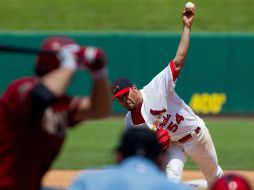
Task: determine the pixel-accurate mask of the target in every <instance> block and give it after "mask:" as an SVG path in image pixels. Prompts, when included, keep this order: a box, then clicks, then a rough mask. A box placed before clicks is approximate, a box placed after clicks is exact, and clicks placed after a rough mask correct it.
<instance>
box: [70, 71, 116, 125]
mask: <svg viewBox="0 0 254 190" xmlns="http://www.w3.org/2000/svg"><path fill="white" fill-rule="evenodd" d="M111 98H112V97H111V91H110V85H109V78H108V75H107V74H106V73H105V74H104V75H103V76H101V77H100V78H97V79H94V80H93V85H92V92H91V94H90V96H86V97H82V98H81V101H80V103H79V106H78V110H77V112H76V113H75V115H74V118H73V119H74V120H75V121H81V120H83V121H84V120H87V119H98V118H104V117H107V116H109V114H110V112H111Z"/></svg>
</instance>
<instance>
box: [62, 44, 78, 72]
mask: <svg viewBox="0 0 254 190" xmlns="http://www.w3.org/2000/svg"><path fill="white" fill-rule="evenodd" d="M79 51H80V47H79V46H78V45H75V44H71V45H66V46H63V47H62V48H61V49H60V50H59V52H58V54H57V57H58V59H59V60H60V66H61V67H62V68H67V69H71V70H73V71H75V70H77V69H78V68H81V67H82V66H81V64H80V63H79V61H78V56H77V53H78V52H79Z"/></svg>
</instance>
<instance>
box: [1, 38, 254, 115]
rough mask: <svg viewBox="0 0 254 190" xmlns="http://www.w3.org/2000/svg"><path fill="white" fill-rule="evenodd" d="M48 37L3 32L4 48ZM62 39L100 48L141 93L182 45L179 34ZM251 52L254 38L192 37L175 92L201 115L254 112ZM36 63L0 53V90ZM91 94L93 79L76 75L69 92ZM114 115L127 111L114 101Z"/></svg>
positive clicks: (25, 57)
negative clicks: (179, 44) (180, 44)
mask: <svg viewBox="0 0 254 190" xmlns="http://www.w3.org/2000/svg"><path fill="white" fill-rule="evenodd" d="M49 35H54V33H42V34H29V33H28V34H27V33H26V34H20V33H19V34H16V33H2V34H0V44H1V45H3V44H8V45H15V46H22V47H23V46H24V47H39V45H40V42H41V40H42V39H43V38H45V37H47V36H49ZM57 35H59V33H57ZM61 35H68V36H70V37H73V38H74V39H75V40H77V41H78V42H79V43H80V44H84V45H95V46H100V47H102V48H103V49H104V50H105V52H106V54H107V57H108V67H109V73H110V78H111V80H113V79H114V78H115V77H117V76H128V77H129V78H130V79H131V80H132V81H133V82H134V83H136V84H137V86H138V87H139V88H141V87H143V86H144V85H146V84H147V83H148V82H149V81H150V80H151V79H152V78H153V76H155V75H156V74H157V73H159V72H160V71H161V70H162V69H163V68H164V67H166V65H167V64H168V62H169V61H170V60H171V59H173V58H174V56H175V53H176V50H177V47H178V43H179V40H180V34H172V33H116V34H110V33H109V34H107V33H102V34H100V33H99V34H79V33H63V34H61ZM253 50H254V35H241V34H238V35H236V34H220V35H218V34H192V36H191V44H190V48H189V53H188V57H187V60H186V64H185V66H184V68H183V70H182V72H181V73H180V76H179V78H178V81H177V84H176V91H177V93H178V94H179V95H180V96H181V97H182V98H183V99H184V101H185V102H186V103H187V104H189V105H190V106H191V107H192V108H193V110H194V111H195V112H196V113H198V114H203V115H218V114H252V113H254V101H253V97H254V88H253V87H251V86H253V81H254V80H253V79H254V76H253V73H254V62H253ZM35 60H36V56H34V55H24V54H8V53H3V52H0V62H1V65H0V68H1V75H0V91H1V92H2V91H3V90H4V89H5V88H6V86H7V84H8V83H9V82H10V81H11V80H13V79H15V78H17V77H21V76H26V75H31V74H32V73H33V66H34V61H35ZM80 81H81V82H80ZM80 83H81V84H80ZM89 90H90V80H89V75H88V74H84V72H78V73H77V75H76V76H75V78H74V80H73V84H72V85H71V87H70V88H69V89H68V93H69V94H78V95H84V94H87V93H88V92H89ZM155 93H156V92H155ZM113 112H114V113H121V112H124V109H123V108H121V106H119V104H118V103H117V102H113Z"/></svg>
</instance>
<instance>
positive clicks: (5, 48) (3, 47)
mask: <svg viewBox="0 0 254 190" xmlns="http://www.w3.org/2000/svg"><path fill="white" fill-rule="evenodd" d="M1 52H7V53H24V54H43V55H47V56H55V55H56V51H52V50H46V49H36V48H28V47H17V46H11V45H1V44H0V53H1Z"/></svg>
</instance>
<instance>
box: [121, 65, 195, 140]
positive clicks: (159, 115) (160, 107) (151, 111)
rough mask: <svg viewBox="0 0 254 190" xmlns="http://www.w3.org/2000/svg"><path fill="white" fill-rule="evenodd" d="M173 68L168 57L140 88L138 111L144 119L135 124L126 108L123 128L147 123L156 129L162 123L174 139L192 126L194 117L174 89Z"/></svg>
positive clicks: (161, 125) (188, 131)
mask: <svg viewBox="0 0 254 190" xmlns="http://www.w3.org/2000/svg"><path fill="white" fill-rule="evenodd" d="M174 68H175V66H174V62H173V61H172V62H171V63H170V64H169V66H167V67H166V68H165V69H164V70H162V71H161V72H160V73H159V74H158V75H157V76H155V77H154V78H153V79H152V81H151V82H150V83H149V84H148V85H146V86H145V87H144V88H143V89H141V90H140V92H141V94H142V97H143V103H142V106H141V115H142V117H143V119H144V121H145V123H142V124H139V125H135V124H134V122H133V120H132V115H133V113H131V112H130V111H129V112H128V113H127V115H126V118H125V125H126V127H127V128H128V127H132V126H148V127H149V128H150V129H152V130H156V128H157V127H163V128H165V129H167V131H168V132H169V134H170V137H171V140H172V141H177V140H179V139H181V138H182V137H184V136H186V135H187V134H189V133H190V132H192V131H194V130H195V129H196V127H197V126H198V123H199V120H198V117H197V116H196V115H195V113H194V112H193V111H192V109H191V108H190V107H189V106H188V105H186V104H185V103H184V101H183V100H182V99H181V98H180V97H179V96H178V95H177V94H176V92H175V81H174V79H175V78H176V77H175V78H174V77H173V74H174V72H176V71H175V70H174Z"/></svg>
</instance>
